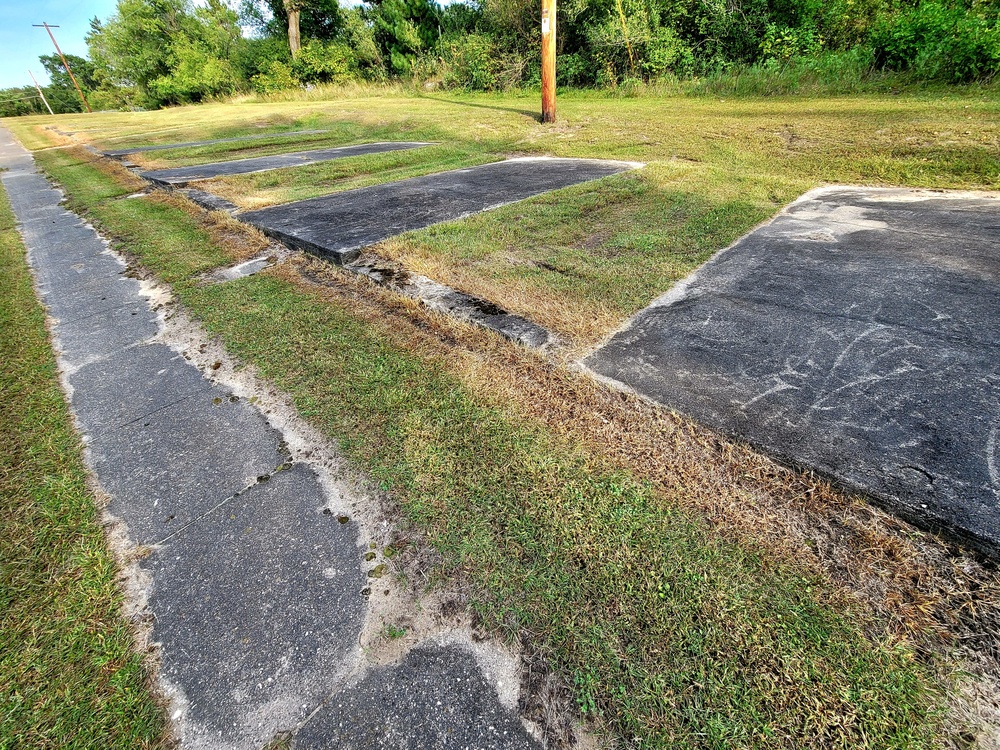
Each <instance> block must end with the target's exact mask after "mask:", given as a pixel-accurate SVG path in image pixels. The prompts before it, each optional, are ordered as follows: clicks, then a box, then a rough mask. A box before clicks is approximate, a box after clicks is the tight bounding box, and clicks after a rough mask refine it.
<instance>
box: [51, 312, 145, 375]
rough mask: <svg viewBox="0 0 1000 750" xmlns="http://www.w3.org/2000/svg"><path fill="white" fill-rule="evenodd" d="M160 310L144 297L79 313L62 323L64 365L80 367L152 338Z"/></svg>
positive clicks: (59, 341)
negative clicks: (111, 306) (103, 308)
mask: <svg viewBox="0 0 1000 750" xmlns="http://www.w3.org/2000/svg"><path fill="white" fill-rule="evenodd" d="M157 330H158V327H157V323H156V313H154V312H153V311H152V310H150V309H149V306H148V305H146V304H145V301H144V300H130V301H129V302H128V303H127V304H124V305H122V306H120V307H114V308H112V309H110V310H105V311H100V312H95V313H94V314H92V315H86V314H77V315H75V316H74V317H73V319H72V320H70V321H67V322H65V323H63V324H62V325H60V326H59V328H58V333H57V337H56V341H57V345H58V347H59V353H60V355H61V357H62V361H63V363H64V367H66V369H68V370H71V371H72V370H76V369H79V368H80V367H84V366H85V365H88V364H90V363H91V362H96V361H98V360H100V359H103V358H105V357H109V356H111V355H113V354H116V353H119V352H121V351H122V350H123V349H126V348H128V347H131V346H135V345H137V344H141V343H143V342H144V341H147V340H148V339H150V338H152V337H153V336H155V335H156V332H157Z"/></svg>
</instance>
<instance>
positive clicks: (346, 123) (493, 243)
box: [14, 87, 1000, 350]
mask: <svg viewBox="0 0 1000 750" xmlns="http://www.w3.org/2000/svg"><path fill="white" fill-rule="evenodd" d="M310 97H311V95H309V96H306V95H305V94H304V95H303V97H302V98H301V100H299V99H296V97H285V99H286V100H282V101H275V102H266V101H264V102H248V103H244V104H240V105H224V104H219V105H207V106H201V107H198V108H197V110H192V109H191V108H176V109H171V110H164V111H161V112H148V113H127V114H122V113H109V114H104V113H102V114H98V115H93V116H89V115H88V116H86V117H85V116H78V115H73V116H65V117H62V118H58V119H57V121H58V122H59V123H60V127H62V128H64V129H66V130H74V131H76V130H79V131H80V132H81V133H83V134H84V135H85V137H87V138H90V139H92V140H94V141H95V142H98V143H102V144H104V143H111V142H112V141H114V142H121V141H124V140H127V141H129V142H135V143H139V142H157V141H159V142H164V141H167V142H169V141H181V140H190V139H194V138H210V137H213V136H219V137H224V136H228V135H232V134H233V133H239V132H252V131H254V130H257V131H259V130H260V129H261V128H262V127H267V128H270V129H273V130H281V129H284V130H287V129H300V128H326V129H330V131H331V132H330V133H329V134H328V135H324V136H322V138H321V139H322V141H323V143H324V144H330V145H334V144H341V143H344V144H346V143H356V142H359V141H362V140H380V139H390V140H396V139H406V140H425V141H434V142H436V143H437V144H439V145H436V146H433V147H430V148H426V149H417V150H415V151H410V152H403V153H395V154H382V155H377V156H372V157H364V158H357V159H348V160H344V161H333V162H327V163H325V164H318V165H313V166H310V167H306V168H303V169H285V170H277V171H274V172H267V173H261V174H257V175H246V176H241V177H235V178H221V179H217V180H213V181H209V182H208V183H206V187H207V188H208V189H209V190H215V191H217V192H219V193H220V194H221V195H224V196H225V197H227V198H229V199H230V200H233V201H234V202H236V203H237V204H238V205H241V206H244V207H247V208H254V207H260V206H264V205H269V204H273V203H276V202H284V201H288V200H294V199H301V198H308V197H313V196H316V195H323V194H328V193H331V192H335V191H338V190H345V189H350V188H355V187H362V186H365V185H370V184H375V183H378V182H385V181H388V180H394V179H402V178H405V177H410V176H415V175H420V174H425V173H427V172H431V171H436V170H440V169H451V168H456V167H461V166H469V165H472V164H477V163H482V162H485V161H491V160H494V159H497V158H502V157H503V156H505V155H508V154H529V155H541V154H549V155H553V156H573V157H597V158H612V159H626V160H633V161H640V162H644V163H646V164H647V165H648V166H647V167H646V168H645V169H644V170H641V171H639V172H636V173H633V174H630V175H627V176H621V177H617V178H611V179H608V180H604V181H602V182H600V183H595V184H591V185H585V186H579V187H576V188H571V189H568V190H564V191H560V192H559V193H557V194H554V195H549V196H542V197H539V198H537V199H534V200H530V201H525V202H523V203H519V204H516V205H514V206H508V207H506V208H503V209H501V210H498V211H493V212H489V213H486V214H482V215H480V216H477V217H475V218H474V219H470V220H466V221H462V222H455V223H450V224H446V225H443V226H440V227H435V228H431V229H427V230H423V231H419V232H413V233H410V234H407V235H405V236H404V237H402V238H399V239H396V240H393V241H390V242H387V243H383V245H382V246H381V247H379V248H378V251H379V252H380V253H382V254H383V255H386V256H389V257H391V258H393V259H396V260H399V261H400V262H402V263H403V264H404V265H405V266H406V267H408V268H411V269H412V270H414V271H416V272H419V273H423V274H425V275H427V276H430V277H431V278H434V279H436V280H439V281H441V282H444V283H447V284H450V285H452V286H455V287H458V288H460V289H463V290H465V291H468V292H470V293H472V294H475V295H478V296H482V297H485V298H487V299H491V300H493V301H495V302H497V303H498V304H500V305H502V306H504V307H506V308H508V309H510V310H512V311H513V312H516V313H519V314H522V315H526V316H527V317H529V318H531V319H534V320H536V321H537V322H539V323H541V324H542V325H545V326H547V327H549V328H551V329H553V330H554V331H556V332H557V333H559V334H561V335H562V337H563V339H564V340H565V341H568V342H569V343H570V344H573V345H575V347H576V349H578V350H579V349H584V348H586V347H588V346H590V345H593V344H594V343H596V342H598V341H600V340H601V339H602V337H604V336H605V335H607V334H608V333H609V332H610V331H613V330H615V329H616V328H617V327H618V326H619V325H621V323H622V322H623V321H624V320H625V319H627V318H628V317H629V316H631V315H633V314H634V313H635V312H636V311H637V310H639V309H641V308H642V307H644V306H645V305H646V304H648V303H649V301H651V300H652V299H654V298H655V297H657V296H659V295H660V294H662V293H663V292H664V291H665V290H666V289H667V288H669V286H670V284H671V283H673V282H674V281H675V280H677V279H678V278H680V277H682V276H684V275H686V274H687V273H690V272H691V271H692V270H693V269H694V268H696V267H697V266H698V265H700V264H701V263H702V262H703V261H704V259H705V258H706V257H707V256H708V255H709V254H710V253H713V252H715V251H716V250H718V249H719V248H720V247H723V246H725V245H726V244H729V243H730V242H732V241H733V240H735V239H736V238H738V237H739V236H741V235H742V234H744V233H745V232H746V231H748V230H749V229H751V228H752V227H753V226H754V225H756V224H757V223H759V222H760V221H761V220H762V219H765V218H767V217H769V216H771V215H773V214H774V213H775V212H776V211H778V210H779V208H780V207H781V206H782V205H784V204H786V203H788V202H789V201H790V200H792V199H793V198H795V197H796V196H798V195H799V194H801V193H802V192H804V191H805V190H807V189H809V188H811V187H814V186H816V185H819V184H823V183H855V184H871V185H906V186H914V187H931V188H994V187H996V186H997V185H998V184H1000V128H998V125H997V123H998V121H1000V97H998V96H997V93H996V91H995V90H994V89H990V88H982V89H979V88H974V87H970V88H967V89H961V90H949V89H944V90H933V91H926V92H921V91H917V92H909V93H905V94H903V95H900V96H877V95H871V94H862V95H844V96H838V97H824V98H814V97H769V98H748V97H743V98H731V97H729V96H725V95H723V96H708V95H706V96H701V97H691V96H684V95H680V94H673V95H659V94H657V93H656V91H655V90H650V91H640V92H638V94H637V95H636V96H620V95H614V94H609V93H607V92H586V91H584V92H567V93H566V94H564V95H562V96H561V97H560V102H559V121H558V122H557V123H556V124H554V125H543V124H541V123H539V122H538V120H537V117H536V116H535V112H536V110H537V108H538V101H537V95H536V94H531V93H528V94H523V93H522V94H508V95H478V96H472V95H444V94H426V95H424V94H415V93H413V92H409V93H406V92H395V93H392V92H383V91H381V90H377V89H376V90H370V91H365V90H363V89H357V90H355V89H352V90H348V91H346V92H345V93H344V96H343V98H341V99H337V100H332V101H331V100H327V101H324V100H319V99H313V98H310ZM195 111H196V112H197V116H192V112H195ZM48 122H52V118H40V117H39V118H27V119H25V120H21V121H18V122H16V123H14V126H15V128H16V129H17V132H18V133H19V135H20V136H21V137H22V140H26V142H29V143H41V140H40V139H39V137H40V132H41V131H38V130H37V128H39V127H41V125H42V124H43V123H48ZM144 133H146V135H143V134H144ZM308 145H309V147H313V146H314V143H313V142H312V141H309V142H308ZM299 147H300V146H299V145H298V144H296V143H295V142H293V141H288V140H285V141H281V142H276V143H273V144H269V145H267V146H266V147H264V146H261V147H259V148H258V147H257V146H253V147H249V148H248V147H246V144H219V145H217V146H213V147H208V148H203V149H194V150H191V149H183V150H177V151H169V152H157V153H155V154H151V155H149V156H148V158H149V159H151V160H155V165H156V166H162V167H170V166H177V165H181V164H188V163H191V162H193V161H205V160H214V159H219V158H236V157H243V156H249V155H254V154H256V153H274V152H276V151H293V150H296V149H297V148H299ZM150 163H154V162H150Z"/></svg>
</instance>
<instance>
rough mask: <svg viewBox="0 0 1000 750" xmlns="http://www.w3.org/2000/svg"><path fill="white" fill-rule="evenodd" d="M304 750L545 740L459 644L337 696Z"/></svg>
mask: <svg viewBox="0 0 1000 750" xmlns="http://www.w3.org/2000/svg"><path fill="white" fill-rule="evenodd" d="M293 747H295V749H296V750H326V749H330V750H332V749H333V748H337V749H338V750H390V748H391V750H424V748H451V747H453V748H476V749H477V750H533V749H534V748H538V747H540V745H539V744H538V743H537V742H536V741H535V740H534V739H533V738H532V737H531V736H530V735H529V734H528V733H527V732H526V731H525V729H524V726H523V725H522V724H521V722H520V721H519V720H518V718H517V716H515V715H514V714H513V712H511V711H509V710H507V709H505V708H504V707H503V706H501V705H500V703H499V701H498V700H497V696H496V691H495V689H494V688H493V687H492V686H491V685H490V684H489V682H488V681H487V679H486V677H485V676H484V675H483V672H482V671H481V670H480V668H479V665H478V664H477V663H476V660H475V658H474V657H473V656H472V654H470V653H469V652H468V651H466V650H465V649H462V648H459V647H457V646H441V645H433V644H432V645H428V646H422V647H419V648H416V649H414V650H413V651H411V652H410V653H409V654H407V655H406V658H404V659H403V661H402V662H401V663H400V664H399V665H397V666H393V667H382V668H379V669H375V670H372V671H370V672H369V673H368V674H366V675H365V677H364V679H362V680H360V681H359V682H357V683H356V684H352V685H350V686H349V687H346V688H344V689H341V690H340V691H338V692H337V693H335V694H334V695H333V696H332V697H331V698H330V699H329V700H328V701H327V702H326V704H325V705H324V706H323V707H322V708H321V709H320V710H319V711H317V713H316V715H315V716H314V717H312V718H311V719H310V720H309V722H308V723H307V724H306V725H305V726H304V727H303V728H302V729H301V730H300V731H299V732H298V733H297V734H296V735H295V738H294V745H293Z"/></svg>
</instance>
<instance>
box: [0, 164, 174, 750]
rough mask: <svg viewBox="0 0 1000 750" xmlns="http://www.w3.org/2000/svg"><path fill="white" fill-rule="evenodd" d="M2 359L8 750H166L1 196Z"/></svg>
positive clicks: (0, 737) (0, 625) (0, 611)
mask: <svg viewBox="0 0 1000 750" xmlns="http://www.w3.org/2000/svg"><path fill="white" fill-rule="evenodd" d="M67 176H68V177H69V175H67ZM96 194H99V195H105V193H101V192H100V191H98V193H96ZM0 361H2V362H3V366H2V369H0V436H2V441H0V539H2V540H3V541H2V543H0V748H22V747H23V748H27V747H32V748H92V747H109V748H135V747H154V746H158V745H159V738H160V736H161V732H162V730H163V726H164V719H163V716H162V715H161V712H160V709H159V707H158V706H157V704H156V703H155V702H154V701H153V699H152V697H151V695H150V692H149V690H148V688H147V674H146V670H145V667H144V664H143V660H142V657H141V656H139V655H138V654H136V653H135V651H134V649H133V640H132V638H133V636H132V631H131V629H130V627H129V625H128V623H126V622H125V621H124V620H123V618H122V616H121V612H120V606H121V595H120V593H119V591H118V587H117V585H116V580H115V577H116V572H117V571H116V566H115V562H114V560H113V559H112V557H111V555H110V554H109V553H108V550H107V548H106V545H105V540H104V536H103V533H102V530H101V527H100V526H99V524H98V521H97V513H96V510H95V505H94V503H95V498H94V496H93V494H92V493H91V492H90V490H89V489H88V486H87V475H86V472H85V469H84V466H83V462H82V459H81V448H82V446H81V444H80V441H79V438H78V437H77V435H76V433H75V432H74V430H73V427H72V422H71V419H70V416H69V413H68V410H67V407H66V404H65V402H64V400H63V394H62V391H61V390H60V388H59V383H58V379H57V371H56V364H55V361H54V357H53V354H52V349H51V347H50V344H49V340H48V337H47V334H46V329H45V315H44V313H43V311H42V308H41V306H40V305H39V304H38V301H37V300H36V299H35V295H34V291H33V287H32V281H31V276H30V275H29V272H28V268H27V265H26V263H25V256H24V248H23V246H22V244H21V240H20V237H19V235H18V233H17V231H16V230H15V229H14V219H13V216H12V214H11V212H10V208H9V206H8V204H7V199H6V196H5V195H4V194H3V192H2V189H0Z"/></svg>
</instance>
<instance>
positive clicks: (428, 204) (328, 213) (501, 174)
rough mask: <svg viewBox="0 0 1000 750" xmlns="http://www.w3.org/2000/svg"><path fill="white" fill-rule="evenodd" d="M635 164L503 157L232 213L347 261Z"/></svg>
mask: <svg viewBox="0 0 1000 750" xmlns="http://www.w3.org/2000/svg"><path fill="white" fill-rule="evenodd" d="M636 166H638V165H636V164H633V163H630V162H620V161H598V160H594V159H540V158H523V159H508V160H507V161H502V162H497V163H494V164H484V165H482V166H478V167H470V168H468V169H458V170H454V171H451V172H442V173H440V174H433V175H427V176H425V177H414V178H412V179H408V180H401V181H399V182H392V183H388V184H385V185H375V186H373V187H367V188H361V189H358V190H347V191H344V192H341V193H334V194H333V195H327V196H323V197H321V198H312V199H310V200H305V201H299V202H297V203H288V204H285V205H282V206H272V207H270V208H264V209H261V210H259V211H249V212H247V213H244V214H241V215H240V218H241V219H242V220H243V221H246V222H249V223H250V224H253V225H254V226H256V227H258V228H260V229H261V230H262V231H264V232H265V233H267V234H269V235H270V236H272V237H274V238H276V239H278V240H280V241H282V242H284V243H286V244H288V245H289V246H291V247H294V248H297V249H300V250H305V251H307V252H312V253H316V254H319V255H322V256H325V257H327V258H330V259H332V260H334V261H335V262H337V263H348V262H350V261H352V260H355V259H356V258H357V257H358V255H359V254H360V250H361V249H362V248H365V247H368V246H369V245H374V244H375V243H376V242H380V241H382V240H384V239H387V238H389V237H393V236H395V235H397V234H402V233H403V232H408V231H411V230H413V229H422V228H424V227H428V226H431V225H432V224H438V223H440V222H444V221H453V220H455V219H462V218H465V217H466V216H470V215H472V214H475V213H479V212H481V211H488V210H489V209H492V208H498V207H499V206H503V205H506V204H508V203H514V202H516V201H520V200H524V199H525V198H531V197H532V196H536V195H541V194H542V193H547V192H549V191H550V190H556V189H558V188H564V187H569V186H570V185H576V184H579V183H581V182H587V181H589V180H596V179H599V178H601V177H608V176H610V175H613V174H618V173H620V172H624V171H627V170H629V169H634V168H635V167H636Z"/></svg>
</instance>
